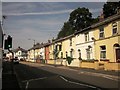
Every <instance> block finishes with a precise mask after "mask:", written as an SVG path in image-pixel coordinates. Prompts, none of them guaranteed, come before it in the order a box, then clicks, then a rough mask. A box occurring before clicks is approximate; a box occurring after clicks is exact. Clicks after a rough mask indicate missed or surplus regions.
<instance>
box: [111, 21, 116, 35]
mask: <svg viewBox="0 0 120 90" xmlns="http://www.w3.org/2000/svg"><path fill="white" fill-rule="evenodd" d="M112 27H113V30H112V32H113V35H114V34H117V22H114V23H113V24H112Z"/></svg>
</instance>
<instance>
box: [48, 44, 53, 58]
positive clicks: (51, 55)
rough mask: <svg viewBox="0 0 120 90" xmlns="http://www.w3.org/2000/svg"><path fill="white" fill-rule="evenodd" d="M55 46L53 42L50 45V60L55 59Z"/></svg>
mask: <svg viewBox="0 0 120 90" xmlns="http://www.w3.org/2000/svg"><path fill="white" fill-rule="evenodd" d="M53 46H54V44H53V43H51V44H50V45H49V59H50V60H53V59H54V56H53V50H54V49H53Z"/></svg>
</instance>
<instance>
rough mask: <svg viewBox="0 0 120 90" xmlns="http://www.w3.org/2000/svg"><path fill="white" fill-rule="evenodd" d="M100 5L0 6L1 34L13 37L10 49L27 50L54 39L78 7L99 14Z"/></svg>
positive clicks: (28, 4)
mask: <svg viewBox="0 0 120 90" xmlns="http://www.w3.org/2000/svg"><path fill="white" fill-rule="evenodd" d="M103 4H104V2H2V14H3V15H6V16H7V18H6V19H4V21H3V29H4V33H5V34H6V37H7V35H11V36H12V37H13V49H15V48H17V47H18V46H20V47H22V48H24V49H29V48H31V47H32V46H33V43H34V40H35V43H37V42H38V43H42V42H43V43H46V42H47V41H48V40H51V39H52V38H53V37H54V38H56V37H57V34H58V32H59V31H60V30H61V28H62V26H63V25H64V22H67V21H68V19H69V14H70V13H71V12H72V11H73V10H75V9H77V8H78V7H86V8H89V10H90V12H91V13H92V14H93V17H97V16H99V15H100V14H101V12H102V8H103Z"/></svg>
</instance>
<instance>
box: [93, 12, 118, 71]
mask: <svg viewBox="0 0 120 90" xmlns="http://www.w3.org/2000/svg"><path fill="white" fill-rule="evenodd" d="M91 27H92V29H93V33H94V38H93V40H94V45H95V59H97V60H99V62H100V63H102V64H103V66H104V68H105V69H107V70H108V69H118V68H119V67H118V66H119V63H118V62H120V12H118V13H117V14H115V15H113V16H110V17H108V18H107V19H104V20H103V21H101V22H98V23H96V24H94V25H92V26H91ZM105 63H107V64H105Z"/></svg>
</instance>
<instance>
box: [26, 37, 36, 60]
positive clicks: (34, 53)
mask: <svg viewBox="0 0 120 90" xmlns="http://www.w3.org/2000/svg"><path fill="white" fill-rule="evenodd" d="M28 40H33V50H34V62H35V40H34V39H28Z"/></svg>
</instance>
